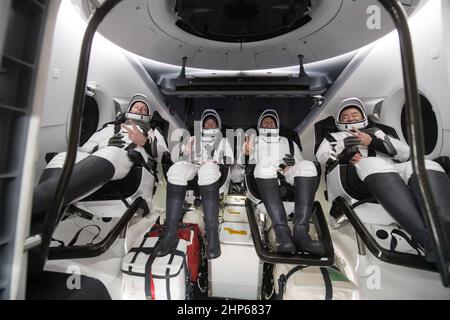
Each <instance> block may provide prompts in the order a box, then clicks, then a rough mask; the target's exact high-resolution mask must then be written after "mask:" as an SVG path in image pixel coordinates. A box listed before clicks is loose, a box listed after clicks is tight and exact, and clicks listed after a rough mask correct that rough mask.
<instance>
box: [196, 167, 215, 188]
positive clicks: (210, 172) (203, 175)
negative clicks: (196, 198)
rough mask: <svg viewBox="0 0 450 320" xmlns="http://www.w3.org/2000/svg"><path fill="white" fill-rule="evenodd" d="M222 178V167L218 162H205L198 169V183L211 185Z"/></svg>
mask: <svg viewBox="0 0 450 320" xmlns="http://www.w3.org/2000/svg"><path fill="white" fill-rule="evenodd" d="M219 179H220V168H219V165H218V164H216V163H211V162H208V163H205V164H203V165H202V166H201V167H200V169H199V170H198V185H199V186H209V185H210V184H213V183H214V182H216V181H217V180H219Z"/></svg>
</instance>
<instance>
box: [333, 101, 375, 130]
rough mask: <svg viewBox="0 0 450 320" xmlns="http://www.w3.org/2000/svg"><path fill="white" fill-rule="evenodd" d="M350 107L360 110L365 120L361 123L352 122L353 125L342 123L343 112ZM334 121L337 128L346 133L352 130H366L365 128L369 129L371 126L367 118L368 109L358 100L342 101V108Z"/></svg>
mask: <svg viewBox="0 0 450 320" xmlns="http://www.w3.org/2000/svg"><path fill="white" fill-rule="evenodd" d="M348 107H354V108H357V109H359V111H361V114H362V115H363V119H362V120H360V121H357V122H351V123H344V122H341V121H340V118H341V113H342V111H344V109H346V108H348ZM334 120H335V123H336V127H337V128H338V130H340V131H345V130H349V129H352V128H356V129H364V128H365V127H367V126H368V125H369V120H368V118H367V112H366V108H365V107H364V103H363V102H362V101H361V100H359V99H358V98H349V99H345V100H344V101H342V104H341V107H340V108H339V110H338V112H337V113H336V117H335V119H334Z"/></svg>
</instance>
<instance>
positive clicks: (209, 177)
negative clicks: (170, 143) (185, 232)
mask: <svg viewBox="0 0 450 320" xmlns="http://www.w3.org/2000/svg"><path fill="white" fill-rule="evenodd" d="M221 128H222V123H221V119H220V117H219V114H218V113H217V112H216V111H215V110H212V109H207V110H205V111H204V112H203V115H202V117H201V130H200V133H201V136H193V137H190V138H189V139H188V141H187V143H184V144H183V146H182V148H181V152H180V158H179V161H177V162H176V163H175V164H174V165H172V166H171V167H170V169H169V171H168V173H167V180H168V183H167V198H166V230H165V233H164V235H163V238H162V239H161V242H160V244H159V245H158V246H157V247H156V248H155V255H156V256H158V257H159V256H165V255H167V254H168V253H169V252H171V251H172V250H173V249H174V248H175V246H176V244H177V239H178V238H177V230H178V223H179V220H180V218H181V213H182V205H183V202H184V198H185V196H186V187H187V184H188V181H191V180H193V179H194V178H195V176H197V175H198V185H199V189H200V195H201V199H202V206H203V214H204V219H205V229H206V240H207V246H206V252H205V255H206V258H207V259H215V258H218V257H219V256H220V254H221V250H220V242H219V234H218V224H219V220H218V214H219V188H220V185H219V179H220V177H221V173H220V167H219V166H220V165H231V164H232V162H233V159H234V157H233V150H232V149H231V146H230V144H229V142H228V140H227V139H226V138H223V137H222V133H221Z"/></svg>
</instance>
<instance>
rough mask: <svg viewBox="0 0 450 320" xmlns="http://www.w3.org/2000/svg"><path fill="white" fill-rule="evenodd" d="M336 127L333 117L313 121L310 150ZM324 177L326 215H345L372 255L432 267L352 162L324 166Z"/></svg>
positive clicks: (338, 217) (392, 133)
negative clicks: (381, 203) (311, 146)
mask: <svg viewBox="0 0 450 320" xmlns="http://www.w3.org/2000/svg"><path fill="white" fill-rule="evenodd" d="M369 125H373V126H375V127H378V128H380V129H382V130H383V131H384V132H385V133H386V134H388V135H390V136H392V137H394V138H397V139H398V134H397V132H396V131H395V129H394V128H392V127H389V126H386V125H383V124H380V123H375V122H373V121H371V120H369ZM336 131H337V128H336V127H335V121H334V118H333V117H328V118H326V119H324V120H322V121H320V122H318V123H316V124H315V150H314V153H316V152H317V150H318V148H319V146H320V144H321V142H322V141H323V139H324V138H326V137H327V136H328V135H329V133H330V132H336ZM442 161H443V162H445V161H446V160H445V159H442ZM325 181H326V191H325V197H326V199H327V200H328V202H329V204H330V208H331V210H330V215H331V216H332V217H333V218H334V219H335V222H336V223H337V224H339V222H341V221H343V220H342V219H343V218H344V217H346V218H347V219H348V220H349V221H350V223H351V224H352V225H353V227H354V228H355V231H356V232H357V234H358V236H359V237H360V238H361V239H362V240H363V241H364V243H365V244H366V246H367V247H368V248H369V250H370V251H371V252H372V254H373V255H374V256H375V257H378V258H379V259H381V260H383V261H386V262H389V263H394V264H400V265H407V266H410V267H416V268H423V269H430V268H432V267H431V265H430V264H428V263H427V262H425V260H424V258H423V257H422V256H424V252H423V250H421V249H420V248H419V246H418V245H417V244H416V243H415V242H414V241H412V240H411V237H410V235H409V234H407V232H406V231H405V230H403V229H402V228H401V227H400V226H399V225H398V223H397V222H396V221H395V220H394V219H393V218H392V216H391V215H390V214H389V213H388V212H387V211H386V210H385V209H384V208H383V207H382V206H381V205H380V204H379V203H378V202H377V200H376V199H375V198H374V197H373V195H372V194H371V193H370V192H369V190H368V188H367V186H366V185H365V183H364V182H363V181H361V180H360V179H359V177H358V175H357V172H356V168H355V167H354V166H353V165H352V164H337V163H336V164H332V165H329V166H326V167H325Z"/></svg>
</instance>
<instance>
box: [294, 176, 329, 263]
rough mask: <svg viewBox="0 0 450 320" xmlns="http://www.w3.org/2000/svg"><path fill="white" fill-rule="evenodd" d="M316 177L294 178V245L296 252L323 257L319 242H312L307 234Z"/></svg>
mask: <svg viewBox="0 0 450 320" xmlns="http://www.w3.org/2000/svg"><path fill="white" fill-rule="evenodd" d="M317 180H318V178H317V177H296V178H295V224H294V243H295V247H296V249H297V251H302V252H308V253H313V254H316V255H319V256H324V255H325V249H324V248H323V247H322V245H321V243H320V241H315V240H312V239H311V238H310V236H309V234H308V232H309V219H310V218H311V215H312V208H313V202H314V196H315V194H316V190H317V187H318V181H317Z"/></svg>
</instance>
